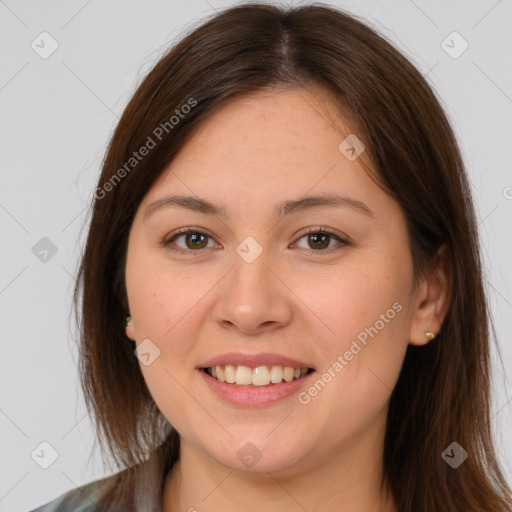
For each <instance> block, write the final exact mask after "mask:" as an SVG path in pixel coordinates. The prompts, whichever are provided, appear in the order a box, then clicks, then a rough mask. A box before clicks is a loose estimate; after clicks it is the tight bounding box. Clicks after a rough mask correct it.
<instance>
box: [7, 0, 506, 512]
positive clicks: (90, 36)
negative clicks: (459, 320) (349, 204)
mask: <svg viewBox="0 0 512 512" xmlns="http://www.w3.org/2000/svg"><path fill="white" fill-rule="evenodd" d="M234 3H235V2H230V1H221V0H208V1H206V0H187V1H175V2H169V1H167V2H161V1H159V2H158V1H152V2H142V1H138V2H133V1H122V2H121V1H99V0H92V1H85V0H83V1H80V2H75V1H68V2H47V1H37V2H36V1H32V2H28V1H18V2H15V1H14V0H5V1H1V0H0V40H1V45H2V56H3V60H2V65H1V70H0V73H1V75H0V101H1V109H2V110H1V117H0V130H1V139H0V140H1V151H0V165H1V167H0V168H1V171H2V186H1V188H0V191H1V195H0V221H1V224H0V225H1V237H2V240H4V241H5V240H8V243H7V244H6V245H3V247H4V249H3V251H2V264H1V266H0V305H1V307H2V315H1V329H2V331H1V332H2V357H1V358H0V365H1V367H0V374H1V378H2V385H1V390H2V391H1V399H0V432H1V436H0V446H1V458H0V471H1V473H0V511H9V512H13V511H24V510H29V509H31V508H35V507H36V506H37V505H41V504H42V503H46V502H48V501H50V500H51V499H53V498H55V497H57V495H59V494H61V493H63V492H64V491H67V490H68V489H71V488H73V487H74V486H78V485H81V484H84V483H86V482H89V481H92V480H95V479H97V478H100V477H102V476H105V475H107V474H110V473H111V472H114V471H115V468H113V469H112V471H106V470H104V469H103V466H102V464H101V460H100V457H99V451H98V450H97V449H96V448H95V447H94V446H93V441H94V436H93V432H92V430H91V424H90V421H89V418H88V417H87V416H86V414H85V407H84V403H83V399H82V396H81V391H80V390H79V386H78V378H77V371H76V362H77V351H76V348H75V335H74V332H75V331H74V323H73V321H72V318H71V317H70V310H71V309H70V307H71V290H72V282H73V275H74V274H75V272H76V265H77V260H78V255H79V254H80V251H81V248H82V246H83V241H84V235H85V233H84V232H81V227H82V225H83V224H84V222H85V221H86V213H87V212H86V207H87V204H88V202H89V201H90V199H91V197H92V194H93V193H94V187H95V183H96V180H97V177H98V174H99V167H100V163H101V159H102V157H103V154H104V150H105V148H106V143H107V141H108V138H109V136H110V134H111V131H112V130H113V128H114V126H115V124H116V122H117V120H118V117H119V116H120V114H121V112H122V110H123V108H124V106H125V104H126V102H127V101H128V99H129V97H130V95H131V94H132V93H133V91H134V89H135V87H136V85H137V83H139V81H140V79H141V78H142V77H143V76H144V74H145V73H146V72H147V71H149V69H150V68H151V67H152V65H153V64H154V63H155V62H156V61H157V59H158V57H159V56H160V54H161V52H162V51H163V50H164V49H165V48H166V47H167V45H168V44H170V43H171V42H173V41H175V40H176V39H177V38H179V36H180V34H182V31H183V30H184V29H185V28H187V26H189V24H190V23H191V22H196V21H197V20H200V19H201V18H203V16H205V15H207V14H210V13H212V12H213V10H215V9H220V8H223V7H226V6H228V5H232V4H234ZM295 3H299V2H295ZM326 3H331V4H333V5H337V6H340V7H343V8H345V9H347V10H349V11H351V12H354V13H356V14H358V15H361V16H363V17H364V18H365V19H366V20H367V21H368V22H369V23H370V24H372V25H373V26H374V28H376V29H378V30H379V31H380V32H381V33H382V34H384V35H385V36H387V37H388V38H389V39H391V40H392V41H394V42H395V43H396V44H397V46H398V47H399V48H400V49H402V51H403V52H404V53H405V54H406V55H407V56H408V57H409V58H410V59H411V60H412V61H413V62H414V63H415V64H416V66H417V67H418V68H419V69H420V70H421V71H422V73H423V74H424V75H427V78H428V80H429V81H430V83H431V84H432V85H433V87H434V88H435V89H436V91H437V93H438V94H439V96H440V97H441V100H442V102H443V105H444V106H445V108H446V109H447V112H448V114H449V116H450V118H451V119H452V121H453V123H454V126H455V129H456V135H457V136H458V138H459V140H460V143H461V147H462V150H463V154H464V157H465V161H466V164H467V167H468V172H469V174H470V179H471V182H472V185H473V189H474V193H475V198H476V207H477V212H478V217H479V230H480V233H481V237H482V243H483V253H484V259H485V265H486V286H487V289H488V292H489V296H490V301H491V306H492V311H493V315H494V318H495V322H496V329H497V337H498V341H499V343H500V345H501V350H502V357H503V363H504V367H505V368H503V367H502V366H500V365H496V367H495V376H494V380H493V383H494V394H493V400H494V403H493V425H494V427H495V431H496V433H495V437H496V446H497V449H498V451H499V454H500V457H501V459H502V461H503V464H504V467H505V470H506V472H507V478H508V479H509V481H512V464H511V462H510V459H511V455H512V435H511V434H512V412H511V405H512V402H510V396H511V393H510V389H511V384H510V382H509V381H507V375H506V374H507V371H506V370H507V369H509V368H511V364H512V348H511V343H510V332H511V329H512V320H511V318H512V290H511V283H512V271H511V267H510V264H509V263H510V261H512V243H511V237H510V235H511V230H510V220H511V218H512V173H511V162H512V157H511V153H510V143H511V141H512V139H511V127H510V119H511V114H512V66H510V64H511V62H510V48H511V47H512V37H511V30H510V26H511V21H512V2H511V1H510V0H501V1H495V0H481V1H467V0H466V1H459V2H457V1H451V2H447V1H429V2H427V1H420V0H416V1H412V0H407V1H396V0H393V1H392V2H391V1H387V2H384V1H381V2H377V1H362V2H355V1H354V2H348V1H347V2H345V1H337V2H336V1H332V2H326ZM43 31H47V32H48V33H49V34H51V37H52V38H53V39H54V40H56V41H57V43H58V49H57V50H56V51H55V52H54V53H53V54H52V55H50V56H49V57H48V58H46V59H43V58H42V57H41V56H40V55H39V54H38V53H36V51H34V50H33V49H32V47H31V43H32V42H33V41H34V40H35V43H34V44H39V47H40V48H38V51H39V52H41V51H43V50H44V51H48V50H49V49H51V41H50V39H48V38H47V36H41V37H46V39H45V40H44V42H43V43H41V37H40V36H39V35H40V34H41V32H43ZM453 31H457V32H458V33H460V35H461V36H462V37H463V38H464V40H466V41H467V43H468V44H469V47H468V49H467V50H466V51H465V52H464V53H462V54H461V55H460V56H458V57H457V58H453V57H452V56H450V55H449V54H448V53H447V52H446V51H445V49H446V50H448V51H450V52H451V53H452V55H453V54H454V53H459V52H460V50H461V49H462V48H463V46H462V45H463V44H464V43H463V41H462V40H460V39H457V37H456V36H455V39H454V36H450V37H449V38H448V39H447V37H448V36H449V35H450V34H452V32H453ZM443 41H445V43H443ZM43 45H44V48H41V47H42V46H43ZM447 45H448V47H447ZM449 47H451V48H449ZM43 237H47V238H48V239H49V240H50V241H51V244H53V245H54V246H55V247H56V248H57V252H56V254H52V251H51V246H49V243H48V241H43V242H40V240H41V239H42V238H43ZM38 243H39V244H40V245H36V244H38ZM34 246H36V249H35V250H34V251H33V247H34ZM45 249H47V250H49V252H48V253H47V254H45V253H44V250H45ZM42 251H43V252H42ZM45 258H46V261H42V260H44V259H45ZM495 356H496V351H495V350H494V349H493V359H494V360H496V357H495ZM45 441H46V442H48V443H49V444H50V445H51V446H52V447H53V448H54V449H55V450H56V452H57V453H58V458H57V459H56V460H55V462H54V463H53V464H52V465H51V466H49V467H48V469H43V468H41V467H40V465H39V464H37V463H36V462H35V460H38V462H39V463H42V464H44V463H45V462H46V463H48V462H50V459H49V458H48V457H50V455H51V450H50V449H48V448H45V445H43V447H41V446H40V443H42V442H45ZM41 449H42V450H43V452H44V454H45V455H44V457H42V456H41V457H39V459H38V458H37V456H36V455H34V459H35V460H34V459H33V458H32V456H31V454H33V453H34V450H35V454H37V453H39V454H41V453H43V452H41ZM91 453H92V457H91V459H90V462H89V463H88V459H89V455H90V454H91ZM413 456H414V454H411V457H413ZM418 463H419V464H421V461H418Z"/></svg>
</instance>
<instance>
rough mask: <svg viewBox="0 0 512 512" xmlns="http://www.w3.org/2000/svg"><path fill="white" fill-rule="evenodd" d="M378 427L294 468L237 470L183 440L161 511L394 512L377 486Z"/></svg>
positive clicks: (379, 479)
mask: <svg viewBox="0 0 512 512" xmlns="http://www.w3.org/2000/svg"><path fill="white" fill-rule="evenodd" d="M383 446H384V438H383V429H382V428H380V425H373V426H372V427H370V428H369V429H368V430H367V432H365V433H363V434H361V433H358V436H357V439H345V440H344V441H343V443H342V445H341V446H340V447H338V449H336V450H335V451H334V452H333V451H332V450H331V451H330V453H329V454H328V455H329V456H328V457H324V458H323V460H321V461H320V460H318V461H316V462H313V457H311V456H310V457H308V456H305V457H304V459H303V460H301V462H300V464H297V465H296V466H297V467H294V468H288V469H287V470H286V471H279V472H278V471H276V472H254V471H251V472H241V471H237V470H232V469H231V468H228V467H226V466H224V465H221V464H219V463H217V462H216V461H215V460H213V459H212V458H211V457H209V456H208V455H207V454H205V453H204V452H202V451H199V450H198V449H197V448H196V447H194V446H192V445H191V444H190V443H188V442H187V441H186V440H184V439H183V438H182V440H181V448H180V459H179V461H177V462H176V464H175V465H174V467H173V468H172V470H171V471H170V472H169V473H168V475H167V477H166V480H165V485H164V496H163V509H162V510H163V512H177V511H183V510H187V511H190V512H194V511H197V510H208V511H210V512H217V511H218V512H221V511H222V512H230V511H235V510H244V511H246V512H256V511H258V512H259V511H260V510H261V507H262V504H264V505H265V507H264V508H265V510H266V511H267V512H283V511H284V512H288V511H290V512H291V511H296V510H314V511H315V512H327V511H332V510H337V511H338V512H396V510H397V509H396V507H395V505H394V503H393V500H392V497H391V495H390V493H389V492H388V489H387V487H386V485H383V484H382V475H383V467H382V453H383Z"/></svg>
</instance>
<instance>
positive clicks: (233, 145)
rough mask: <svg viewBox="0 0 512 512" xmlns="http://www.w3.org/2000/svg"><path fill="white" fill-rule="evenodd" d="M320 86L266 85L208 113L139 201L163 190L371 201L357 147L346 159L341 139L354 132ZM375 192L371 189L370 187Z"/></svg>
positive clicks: (236, 197) (236, 198)
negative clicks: (332, 195) (284, 87)
mask: <svg viewBox="0 0 512 512" xmlns="http://www.w3.org/2000/svg"><path fill="white" fill-rule="evenodd" d="M351 125H352V123H349V122H348V120H347V119H345V117H344V116H343V114H342V112H341V110H340V105H339V104H338V103H336V102H335V101H334V99H333V97H332V96H331V95H330V94H329V93H328V92H327V91H325V90H324V89H322V88H311V89H298V90H279V91H276V90H267V91H260V92H257V93H253V94H250V95H246V96H242V97H239V98H236V99H234V100H232V101H230V102H229V103H227V104H226V105H223V106H222V107H220V108H218V109H217V110H216V111H215V112H214V113H213V114H212V115H210V116H209V117H208V118H207V119H206V120H205V121H204V122H203V123H202V125H201V126H200V127H199V128H198V129H197V131H196V132H195V133H194V134H193V136H192V137H191V139H190V140H189V141H188V142H187V143H186V144H185V145H184V146H183V147H182V148H181V150H180V152H179V153H178V154H177V155H176V156H175V158H174V159H173V161H172V162H171V163H170V164H169V165H168V166H167V168H166V169H165V170H164V171H163V173H162V175H161V176H160V177H159V178H158V180H157V181H156V182H155V184H154V185H153V187H152V188H151V190H150V191H149V192H148V194H147V195H146V197H145V200H144V201H143V203H144V204H146V205H147V204H148V203H149V202H152V201H155V200H157V199H159V198H160V197H161V196H162V195H163V194H164V193H169V192H173V193H179V194H186V195H189V196H190V195H200V196H201V197H209V198H212V199H214V198H215V202H217V203H218V202H219V200H218V199H219V198H220V199H222V201H220V202H222V203H226V202H231V203H238V204H239V205H240V206H243V205H244V203H245V202H247V201H248V200H250V201H253V202H258V203H261V204H263V203H264V202H267V201H271V202H273V203H277V202H278V200H282V199H283V195H286V198H287V199H288V198H297V197H302V196H304V195H306V194H308V192H311V193H315V194H318V193H331V192H339V193H343V194H344V195H350V194H352V195H357V196H358V197H357V198H358V199H359V200H361V201H363V202H375V197H371V196H372V195H374V194H375V193H378V190H380V189H378V187H377V186H376V185H375V183H374V182H373V181H372V180H371V179H370V178H369V177H368V175H367V173H366V172H365V170H364V167H363V165H366V166H368V165H369V163H368V159H367V158H366V155H365V154H364V152H363V153H362V154H361V155H360V156H359V157H358V158H357V159H355V160H349V159H348V158H347V157H346V156H345V155H344V154H343V153H342V152H341V151H340V144H341V143H342V142H343V141H344V139H345V138H346V137H347V136H348V135H350V134H352V133H353V132H354V131H356V129H353V128H352V126H351ZM376 189H377V190H376Z"/></svg>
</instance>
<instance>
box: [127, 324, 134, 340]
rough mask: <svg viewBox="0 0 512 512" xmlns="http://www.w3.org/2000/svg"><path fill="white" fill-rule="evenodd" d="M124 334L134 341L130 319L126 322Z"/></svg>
mask: <svg viewBox="0 0 512 512" xmlns="http://www.w3.org/2000/svg"><path fill="white" fill-rule="evenodd" d="M125 329H126V336H128V338H130V339H131V340H132V341H135V328H134V326H133V320H131V319H130V321H129V322H128V323H127V324H126V328H125Z"/></svg>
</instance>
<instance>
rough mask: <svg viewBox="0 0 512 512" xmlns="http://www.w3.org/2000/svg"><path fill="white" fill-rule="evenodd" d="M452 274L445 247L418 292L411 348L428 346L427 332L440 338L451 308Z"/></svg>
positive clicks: (410, 332) (440, 251)
mask: <svg viewBox="0 0 512 512" xmlns="http://www.w3.org/2000/svg"><path fill="white" fill-rule="evenodd" d="M451 286H452V273H451V266H450V260H449V258H448V248H447V246H446V244H443V245H442V246H441V247H440V248H439V249H438V251H437V253H436V256H435V257H434V259H433V261H432V264H431V266H430V268H429V270H428V272H427V274H426V276H425V277H424V278H422V279H421V281H420V282H419V284H418V286H417V290H416V301H415V306H414V312H413V316H412V320H411V327H410V331H409V343H410V344H411V345H426V344H427V343H428V342H429V341H430V339H429V338H428V337H427V336H426V335H425V332H432V333H434V335H436V336H437V335H438V334H439V331H440V330H441V326H442V325H443V322H444V319H445V317H446V313H447V312H448V308H449V306H450V299H451V291H452V289H451Z"/></svg>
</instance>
